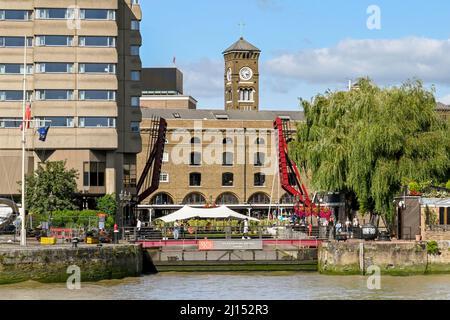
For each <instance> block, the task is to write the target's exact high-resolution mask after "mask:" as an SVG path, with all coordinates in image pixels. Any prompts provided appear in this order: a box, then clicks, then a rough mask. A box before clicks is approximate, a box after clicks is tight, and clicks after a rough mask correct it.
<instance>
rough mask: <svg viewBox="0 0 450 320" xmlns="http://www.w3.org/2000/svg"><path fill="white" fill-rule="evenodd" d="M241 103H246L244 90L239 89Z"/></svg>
mask: <svg viewBox="0 0 450 320" xmlns="http://www.w3.org/2000/svg"><path fill="white" fill-rule="evenodd" d="M239 101H244V90H242V89H239Z"/></svg>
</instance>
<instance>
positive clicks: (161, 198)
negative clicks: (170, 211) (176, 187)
mask: <svg viewBox="0 0 450 320" xmlns="http://www.w3.org/2000/svg"><path fill="white" fill-rule="evenodd" d="M150 203H151V204H153V205H157V206H158V205H159V206H161V205H171V204H173V199H172V197H171V196H169V195H168V194H167V193H158V194H157V195H156V196H154V197H153V198H152V200H151V201H150Z"/></svg>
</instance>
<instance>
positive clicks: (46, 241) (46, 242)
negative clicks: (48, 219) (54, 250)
mask: <svg viewBox="0 0 450 320" xmlns="http://www.w3.org/2000/svg"><path fill="white" fill-rule="evenodd" d="M41 244H42V245H46V246H48V245H55V244H56V238H41Z"/></svg>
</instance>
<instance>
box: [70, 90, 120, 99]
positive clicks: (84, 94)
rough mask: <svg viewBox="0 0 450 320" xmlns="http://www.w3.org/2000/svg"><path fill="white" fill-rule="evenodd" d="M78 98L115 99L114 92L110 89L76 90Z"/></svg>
mask: <svg viewBox="0 0 450 320" xmlns="http://www.w3.org/2000/svg"><path fill="white" fill-rule="evenodd" d="M78 98H79V100H82V101H84V100H100V101H101V100H106V101H115V100H116V92H115V91H111V90H80V91H79V92H78Z"/></svg>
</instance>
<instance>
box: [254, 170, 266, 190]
mask: <svg viewBox="0 0 450 320" xmlns="http://www.w3.org/2000/svg"><path fill="white" fill-rule="evenodd" d="M265 184H266V175H265V174H264V173H260V172H258V173H255V176H254V186H255V187H264V185H265Z"/></svg>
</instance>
